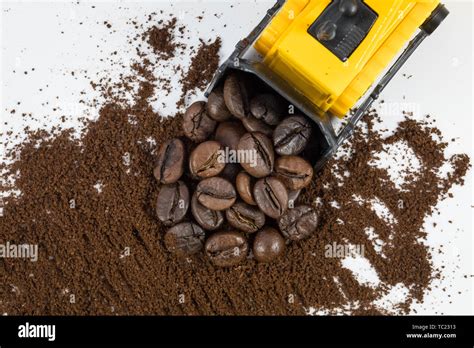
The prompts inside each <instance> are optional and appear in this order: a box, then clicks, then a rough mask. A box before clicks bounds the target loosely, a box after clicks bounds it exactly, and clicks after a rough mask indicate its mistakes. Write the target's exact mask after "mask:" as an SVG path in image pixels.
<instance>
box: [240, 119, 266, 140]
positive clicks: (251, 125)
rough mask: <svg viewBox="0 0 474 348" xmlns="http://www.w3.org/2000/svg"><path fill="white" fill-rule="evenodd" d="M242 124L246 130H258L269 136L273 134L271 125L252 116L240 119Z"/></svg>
mask: <svg viewBox="0 0 474 348" xmlns="http://www.w3.org/2000/svg"><path fill="white" fill-rule="evenodd" d="M242 124H243V125H244V127H245V129H246V130H247V132H260V133H263V134H265V135H266V136H267V137H271V136H272V135H273V128H272V127H270V126H269V125H268V124H266V123H265V122H263V121H261V120H259V119H256V118H255V117H253V116H249V117H246V118H244V119H243V120H242Z"/></svg>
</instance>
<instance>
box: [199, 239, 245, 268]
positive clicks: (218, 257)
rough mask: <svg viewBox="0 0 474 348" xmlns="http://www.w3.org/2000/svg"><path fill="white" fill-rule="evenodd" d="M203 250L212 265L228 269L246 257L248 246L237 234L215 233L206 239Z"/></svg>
mask: <svg viewBox="0 0 474 348" xmlns="http://www.w3.org/2000/svg"><path fill="white" fill-rule="evenodd" d="M204 249H205V252H206V255H207V257H209V259H210V260H211V262H212V263H213V264H214V265H216V266H219V267H229V266H234V265H237V264H239V263H240V262H242V261H243V260H244V259H245V258H246V257H247V251H248V244H247V240H246V239H245V237H244V236H243V235H242V234H241V233H239V232H217V233H215V234H213V235H212V236H210V237H209V238H208V239H207V241H206V244H205V246H204Z"/></svg>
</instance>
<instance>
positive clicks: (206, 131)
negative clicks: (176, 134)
mask: <svg viewBox="0 0 474 348" xmlns="http://www.w3.org/2000/svg"><path fill="white" fill-rule="evenodd" d="M216 124H217V123H216V121H214V120H213V119H212V118H210V117H209V116H208V114H207V112H206V103H205V102H202V101H197V102H195V103H193V104H191V106H190V107H189V108H188V109H187V110H186V112H185V113H184V116H183V130H184V134H185V135H186V136H187V137H188V138H189V139H191V140H192V141H195V142H198V143H199V142H202V141H204V140H206V139H207V138H208V137H209V136H210V135H211V134H212V132H213V131H214V129H215V128H216Z"/></svg>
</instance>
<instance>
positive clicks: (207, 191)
mask: <svg viewBox="0 0 474 348" xmlns="http://www.w3.org/2000/svg"><path fill="white" fill-rule="evenodd" d="M196 194H197V199H198V200H199V202H200V203H201V204H202V205H204V206H205V207H207V208H209V209H212V210H226V209H228V208H230V207H231V206H232V204H234V203H235V199H236V196H237V193H236V192H235V188H234V186H233V185H232V184H231V183H230V181H228V180H226V179H223V178H219V177H212V178H207V179H204V180H202V181H201V182H199V184H198V185H197V188H196Z"/></svg>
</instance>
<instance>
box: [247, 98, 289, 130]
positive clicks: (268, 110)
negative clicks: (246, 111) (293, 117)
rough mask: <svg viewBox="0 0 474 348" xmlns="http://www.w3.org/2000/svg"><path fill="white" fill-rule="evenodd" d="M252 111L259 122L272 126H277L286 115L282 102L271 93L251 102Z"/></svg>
mask: <svg viewBox="0 0 474 348" xmlns="http://www.w3.org/2000/svg"><path fill="white" fill-rule="evenodd" d="M250 111H251V112H252V115H254V116H255V117H256V118H258V119H259V120H262V121H264V122H265V123H267V124H269V125H270V126H276V125H277V124H278V123H279V122H280V118H281V116H283V114H284V113H285V111H286V110H285V106H284V104H283V103H282V101H281V100H280V99H279V98H278V97H277V96H275V95H273V94H270V93H265V94H259V95H257V96H256V97H254V98H252V100H251V101H250Z"/></svg>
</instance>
